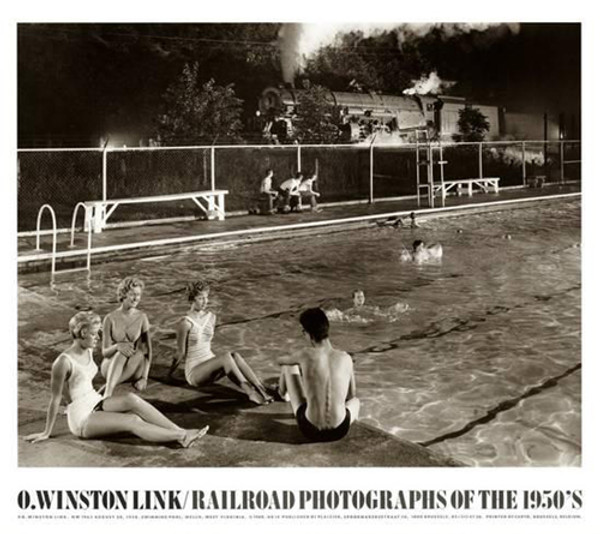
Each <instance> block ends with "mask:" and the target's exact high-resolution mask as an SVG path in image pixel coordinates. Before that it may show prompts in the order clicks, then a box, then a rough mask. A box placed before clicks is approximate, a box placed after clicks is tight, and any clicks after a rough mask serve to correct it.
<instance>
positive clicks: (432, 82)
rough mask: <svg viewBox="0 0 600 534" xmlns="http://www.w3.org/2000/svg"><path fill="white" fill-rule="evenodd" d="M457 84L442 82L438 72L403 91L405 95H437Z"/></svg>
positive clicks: (431, 73) (424, 77) (430, 74)
mask: <svg viewBox="0 0 600 534" xmlns="http://www.w3.org/2000/svg"><path fill="white" fill-rule="evenodd" d="M454 83H455V82H446V81H444V80H442V79H441V78H440V77H439V76H438V74H437V72H436V71H433V72H430V73H429V76H422V77H421V79H420V80H417V81H416V82H415V84H414V85H413V86H412V87H410V88H409V89H404V91H402V93H403V94H405V95H415V94H417V95H428V94H429V95H437V94H438V93H441V92H442V90H443V89H445V88H446V87H450V86H452V85H454Z"/></svg>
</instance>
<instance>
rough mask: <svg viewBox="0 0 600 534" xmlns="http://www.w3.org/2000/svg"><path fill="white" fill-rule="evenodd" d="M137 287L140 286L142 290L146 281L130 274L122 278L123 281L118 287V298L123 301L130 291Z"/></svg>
mask: <svg viewBox="0 0 600 534" xmlns="http://www.w3.org/2000/svg"><path fill="white" fill-rule="evenodd" d="M136 287H137V288H139V289H140V291H143V290H144V282H142V281H141V280H140V279H139V278H136V277H135V276H128V277H127V278H124V279H123V280H121V283H120V284H119V286H118V287H117V299H118V300H119V302H123V301H124V300H125V299H126V298H127V295H128V294H129V292H130V291H131V290H132V289H134V288H136Z"/></svg>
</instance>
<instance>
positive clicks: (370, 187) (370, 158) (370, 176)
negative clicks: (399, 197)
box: [369, 143, 374, 204]
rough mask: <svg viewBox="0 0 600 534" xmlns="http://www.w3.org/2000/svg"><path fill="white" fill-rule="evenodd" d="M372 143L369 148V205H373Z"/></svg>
mask: <svg viewBox="0 0 600 534" xmlns="http://www.w3.org/2000/svg"><path fill="white" fill-rule="evenodd" d="M373 200H374V195H373V143H371V146H370V147H369V204H373Z"/></svg>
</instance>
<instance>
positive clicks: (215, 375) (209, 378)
mask: <svg viewBox="0 0 600 534" xmlns="http://www.w3.org/2000/svg"><path fill="white" fill-rule="evenodd" d="M209 292H210V288H209V286H208V285H207V284H206V283H204V282H191V283H189V284H188V286H187V288H186V293H187V297H188V301H189V302H190V309H189V311H188V313H187V315H186V316H185V317H183V318H182V319H181V320H180V321H179V323H178V324H177V355H176V356H175V357H174V358H173V363H172V364H171V368H170V369H169V377H170V376H171V375H172V374H173V372H174V371H175V369H176V368H177V366H178V365H179V363H180V362H181V360H185V379H186V381H187V383H188V384H189V385H190V386H194V387H198V386H201V385H202V384H208V383H210V382H214V381H215V380H218V379H219V378H221V377H223V376H227V377H228V378H229V379H230V380H231V381H232V382H233V383H234V384H235V385H237V386H238V387H240V388H241V389H242V391H243V392H244V393H245V394H246V395H247V396H248V399H249V400H250V401H252V402H254V403H256V404H267V403H269V402H271V401H273V397H272V396H271V395H270V394H269V393H268V392H267V390H266V388H265V386H264V385H263V384H262V382H261V381H260V380H259V379H258V377H257V376H256V375H255V374H254V371H252V369H251V368H250V366H249V365H248V364H247V363H246V361H245V360H244V358H242V356H241V355H240V354H238V353H237V352H231V353H229V352H228V353H225V354H221V355H219V356H215V354H213V352H212V350H211V346H210V344H211V340H212V337H213V334H214V330H215V322H216V317H215V314H214V313H212V312H211V311H209V310H207V309H206V307H207V305H208V295H209Z"/></svg>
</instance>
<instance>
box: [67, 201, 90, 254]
mask: <svg viewBox="0 0 600 534" xmlns="http://www.w3.org/2000/svg"><path fill="white" fill-rule="evenodd" d="M80 207H81V208H83V217H84V220H83V229H84V230H85V226H86V223H87V224H88V225H89V222H88V220H87V218H86V216H85V214H86V208H85V204H84V203H83V202H78V203H77V204H75V208H73V217H71V244H70V245H69V248H73V247H74V246H75V221H76V220H77V213H78V212H79V208H80Z"/></svg>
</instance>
